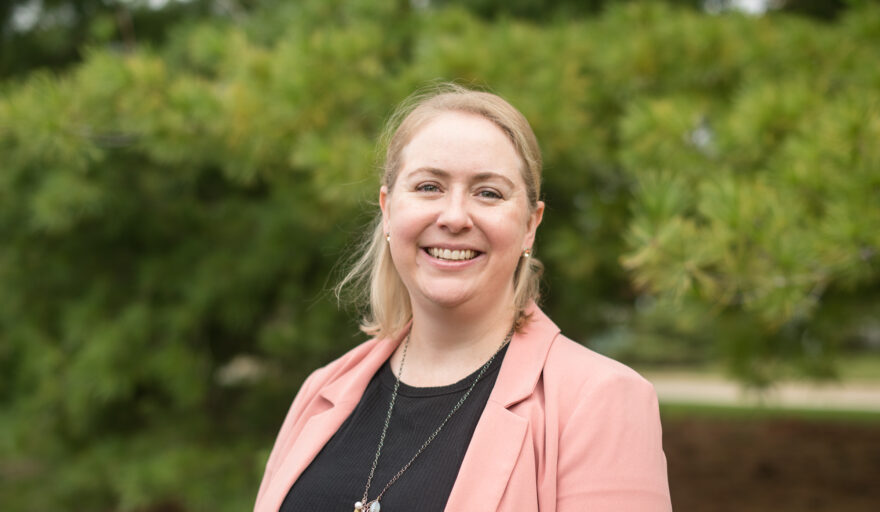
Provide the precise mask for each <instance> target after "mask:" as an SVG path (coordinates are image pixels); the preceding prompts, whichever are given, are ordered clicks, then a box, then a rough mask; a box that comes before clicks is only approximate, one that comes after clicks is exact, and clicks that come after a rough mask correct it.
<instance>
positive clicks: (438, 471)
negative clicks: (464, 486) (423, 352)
mask: <svg viewBox="0 0 880 512" xmlns="http://www.w3.org/2000/svg"><path fill="white" fill-rule="evenodd" d="M506 352H507V347H504V349H502V351H501V352H500V353H499V354H498V356H497V357H496V358H495V360H494V361H492V364H491V365H490V366H489V368H488V369H487V370H486V373H485V374H484V375H483V378H482V379H480V382H479V383H477V385H476V386H475V387H474V390H473V392H472V393H471V395H470V396H469V397H468V399H467V400H466V401H465V403H464V404H462V406H461V408H460V409H459V410H458V412H456V413H455V415H454V416H453V417H452V418H451V419H450V420H449V422H448V423H446V426H445V427H443V430H442V431H441V432H440V434H439V435H437V437H436V438H435V439H434V441H433V442H432V443H431V444H430V445H429V446H428V447H427V448H426V449H425V451H423V452H422V454H421V455H419V457H418V459H416V461H415V462H414V463H413V465H412V466H410V468H409V469H408V470H407V471H406V472H405V473H404V474H403V475H402V476H401V477H400V479H399V480H397V482H395V483H394V484H393V485H392V486H391V487H390V488H389V489H388V491H386V492H385V495H384V496H383V497H382V500H381V504H382V510H388V511H391V512H393V511H395V510H396V511H411V510H418V511H420V512H432V511H442V510H443V509H444V507H445V506H446V502H447V500H448V499H449V493H450V492H451V491H452V486H453V484H454V483H455V478H456V476H457V475H458V470H459V468H460V467H461V462H462V460H463V459H464V454H465V452H466V451H467V447H468V445H469V444H470V441H471V437H472V436H473V434H474V430H475V429H476V427H477V422H478V421H479V419H480V415H481V414H482V413H483V409H484V408H485V406H486V402H487V401H488V399H489V394H490V393H491V391H492V387H493V386H494V385H495V379H496V378H497V377H498V368H499V367H500V366H501V361H502V360H503V359H504V354H505V353H506ZM404 370H405V369H404ZM478 373H479V370H477V371H475V372H474V373H472V374H471V375H469V376H467V377H465V378H464V379H462V380H460V381H458V382H456V383H455V384H450V385H449V386H440V387H431V388H417V387H412V386H407V385H406V384H404V383H403V382H401V383H400V388H399V389H398V392H397V401H396V402H395V404H394V412H392V413H391V422H390V423H389V426H388V432H387V434H386V436H385V446H384V447H383V448H382V456H381V457H380V458H379V464H378V466H377V467H376V473H375V475H374V476H373V482H372V483H371V484H370V495H369V499H370V500H373V499H375V498H376V496H377V495H378V494H379V493H380V492H381V491H382V489H383V488H384V487H385V485H386V484H387V483H388V481H389V480H391V478H392V477H393V476H394V475H395V474H397V472H398V471H400V469H401V468H403V466H404V465H405V464H406V463H407V462H408V461H409V460H410V459H411V458H412V456H413V455H415V454H416V452H417V451H418V450H419V447H421V446H422V444H423V443H424V442H425V441H426V440H427V439H428V436H429V435H431V433H432V432H434V430H436V429H437V427H438V426H439V425H440V423H441V422H442V421H443V419H444V418H445V417H446V416H447V415H448V414H449V411H451V410H452V408H453V407H454V406H455V404H456V403H457V402H458V400H459V399H460V398H461V397H462V396H463V395H464V393H465V392H467V389H468V388H469V387H470V385H471V384H472V383H473V382H474V379H476V378H477V374H478ZM394 381H395V379H394V374H393V373H392V372H391V366H390V363H388V362H386V363H385V364H384V365H382V368H380V369H379V371H378V372H377V373H376V375H374V376H373V378H372V380H370V383H369V384H368V385H367V389H366V391H364V395H363V396H362V397H361V400H360V402H359V403H358V405H357V407H355V409H354V411H353V412H352V413H351V415H350V416H349V417H348V419H346V420H345V423H343V424H342V426H340V427H339V430H337V431H336V434H334V435H333V437H332V438H331V439H330V441H328V442H327V444H326V445H325V446H324V448H323V449H322V450H321V452H320V453H318V455H317V457H315V460H313V461H312V463H311V464H310V465H309V466H308V467H307V468H306V469H305V471H303V473H302V475H300V477H299V479H297V481H296V482H294V484H293V486H292V487H291V488H290V491H289V492H288V493H287V497H286V498H285V499H284V503H282V505H281V512H293V511H302V510H306V511H320V512H336V511H339V512H348V511H350V510H353V509H354V503H355V502H356V501H360V500H361V498H362V497H363V495H364V487H365V486H366V484H367V477H368V476H369V474H370V467H371V466H372V464H373V458H374V457H375V455H376V447H377V446H378V444H379V437H380V436H381V434H382V426H383V425H384V424H385V417H386V414H387V413H388V402H389V401H390V400H391V393H392V391H393V390H394ZM487 463H490V461H487Z"/></svg>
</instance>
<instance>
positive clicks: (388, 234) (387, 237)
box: [385, 233, 391, 242]
mask: <svg viewBox="0 0 880 512" xmlns="http://www.w3.org/2000/svg"><path fill="white" fill-rule="evenodd" d="M385 241H386V242H391V233H385Z"/></svg>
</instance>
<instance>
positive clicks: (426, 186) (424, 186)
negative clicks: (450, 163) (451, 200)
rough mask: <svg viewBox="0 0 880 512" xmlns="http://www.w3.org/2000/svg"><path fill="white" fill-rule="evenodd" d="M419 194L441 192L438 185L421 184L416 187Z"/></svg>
mask: <svg viewBox="0 0 880 512" xmlns="http://www.w3.org/2000/svg"><path fill="white" fill-rule="evenodd" d="M416 190H417V191H419V192H440V187H439V186H437V184H436V183H420V184H419V185H418V186H416Z"/></svg>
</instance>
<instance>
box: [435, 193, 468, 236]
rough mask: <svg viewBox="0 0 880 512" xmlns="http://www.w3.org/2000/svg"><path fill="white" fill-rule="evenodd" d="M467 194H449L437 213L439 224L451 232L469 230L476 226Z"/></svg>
mask: <svg viewBox="0 0 880 512" xmlns="http://www.w3.org/2000/svg"><path fill="white" fill-rule="evenodd" d="M469 206H470V205H469V204H468V198H467V194H449V195H447V196H446V201H442V205H441V208H440V212H439V214H438V215H437V225H438V226H440V227H441V228H445V229H447V230H448V231H449V232H451V233H458V232H460V231H464V230H468V229H470V228H472V227H473V226H474V221H473V219H472V218H471V213H470V209H469Z"/></svg>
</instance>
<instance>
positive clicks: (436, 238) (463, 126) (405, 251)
mask: <svg viewBox="0 0 880 512" xmlns="http://www.w3.org/2000/svg"><path fill="white" fill-rule="evenodd" d="M401 161H402V163H401V169H400V171H399V173H398V175H397V180H396V183H395V184H394V188H393V190H391V191H389V190H388V189H387V188H386V187H382V189H381V191H380V194H379V202H380V205H381V207H382V216H383V226H384V228H385V232H386V233H389V234H390V235H391V240H390V249H391V257H392V260H393V261H394V265H395V267H396V268H397V271H398V273H399V274H400V277H401V278H402V280H403V282H404V284H405V285H406V287H407V289H408V290H409V294H410V298H411V300H412V301H413V307H416V306H417V305H419V304H422V305H424V306H430V305H434V306H441V307H444V308H455V307H458V306H461V305H464V304H470V305H476V306H481V305H485V306H486V307H489V306H490V305H492V304H497V303H498V301H500V300H501V301H508V302H509V304H511V305H512V304H513V273H514V270H515V269H516V266H517V263H518V262H519V259H520V257H521V256H522V252H523V250H524V249H528V248H531V246H532V243H533V241H534V238H535V230H536V228H537V227H538V224H539V223H540V222H541V216H542V214H543V211H544V204H543V203H540V202H539V203H538V205H537V208H535V210H534V211H531V210H530V209H529V203H528V196H527V192H526V185H525V182H524V181H523V177H522V174H521V173H520V168H521V166H522V165H523V164H522V161H521V159H520V157H519V155H518V154H517V152H516V149H515V148H514V146H513V144H512V143H511V142H510V140H509V139H508V138H507V136H506V135H505V134H504V132H502V131H501V129H499V128H498V127H497V126H496V125H495V124H494V123H492V122H491V121H489V120H487V119H485V118H483V117H481V116H478V115H474V114H468V113H462V112H445V113H442V114H439V115H438V116H437V117H435V118H434V119H433V120H431V121H429V122H428V123H427V124H426V125H425V126H423V127H422V128H421V129H420V130H419V131H418V132H416V134H415V135H414V136H413V138H412V140H411V141H410V142H409V144H407V146H406V147H405V148H404V149H403V152H402V158H401ZM486 311H488V309H487V310H486Z"/></svg>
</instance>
